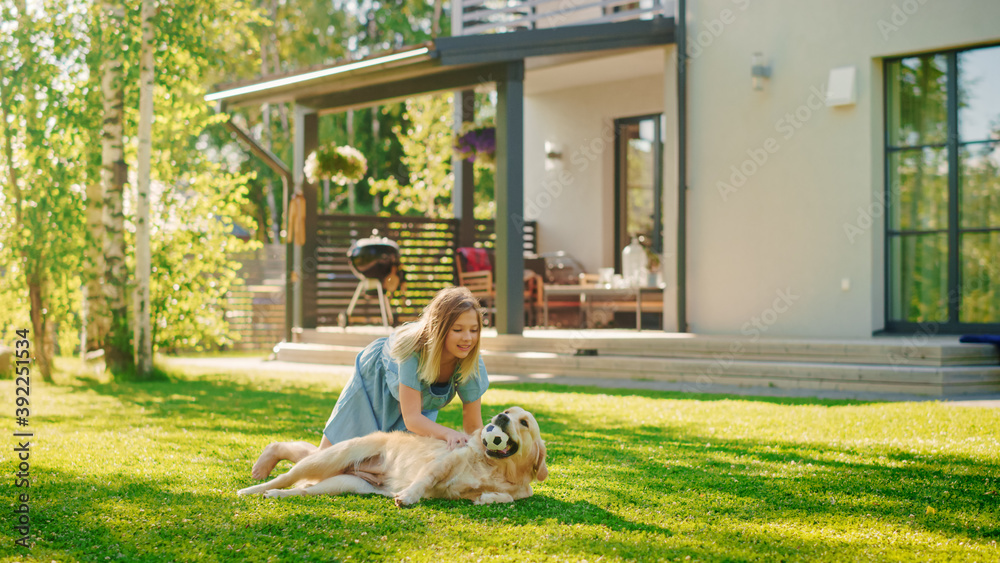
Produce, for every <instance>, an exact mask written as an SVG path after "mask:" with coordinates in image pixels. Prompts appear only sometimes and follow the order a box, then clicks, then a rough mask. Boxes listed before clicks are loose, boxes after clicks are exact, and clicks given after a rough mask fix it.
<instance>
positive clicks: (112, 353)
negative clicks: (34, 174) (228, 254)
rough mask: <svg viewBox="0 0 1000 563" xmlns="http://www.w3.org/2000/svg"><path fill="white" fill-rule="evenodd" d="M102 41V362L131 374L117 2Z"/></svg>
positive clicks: (106, 10)
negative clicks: (106, 319)
mask: <svg viewBox="0 0 1000 563" xmlns="http://www.w3.org/2000/svg"><path fill="white" fill-rule="evenodd" d="M102 12H103V15H104V18H103V24H104V25H103V39H104V40H105V41H106V42H107V46H106V49H105V57H106V58H105V59H104V61H103V64H102V66H101V74H102V76H101V93H102V95H103V98H104V100H103V102H104V103H103V106H104V126H103V132H102V138H101V140H102V143H101V185H102V190H103V192H104V210H103V215H102V218H103V221H104V233H103V238H104V261H105V278H104V293H105V296H106V297H107V303H108V304H107V311H108V316H109V318H110V323H109V326H108V334H107V336H106V337H105V340H104V360H105V363H106V364H107V366H108V368H110V369H111V371H112V372H113V373H124V372H132V371H133V370H134V367H135V364H134V362H133V358H132V350H131V348H132V347H131V346H130V337H131V334H130V333H129V322H128V319H129V317H128V301H127V297H126V296H127V295H128V269H127V266H126V263H125V252H126V250H125V210H124V198H125V182H126V166H125V154H124V150H123V147H122V143H123V139H122V136H123V108H124V104H125V102H124V96H125V91H124V86H123V81H122V50H121V48H120V45H121V33H122V30H123V29H124V27H125V23H126V22H125V6H124V5H123V4H122V3H120V2H118V1H116V0H106V1H105V2H104V4H103V5H102Z"/></svg>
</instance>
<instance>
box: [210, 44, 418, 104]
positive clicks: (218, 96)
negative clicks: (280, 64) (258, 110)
mask: <svg viewBox="0 0 1000 563" xmlns="http://www.w3.org/2000/svg"><path fill="white" fill-rule="evenodd" d="M429 52H430V49H429V48H427V47H421V48H419V49H415V50H413V51H407V52H405V53H395V54H392V55H386V56H384V57H379V58H377V59H370V60H367V61H358V62H356V63H350V64H346V65H340V66H335V67H332V68H325V69H323V70H317V71H313V72H307V73H305V74H298V75H295V76H286V77H285V78H279V79H277V80H271V81H269V82H261V83H259V84H251V85H249V86H241V87H239V88H233V89H232V90H223V91H222V92H215V93H213V94H207V95H206V96H205V101H206V102H214V101H216V100H222V99H225V98H232V97H234V96H242V95H244V94H253V93H254V92H260V91H263V90H269V89H271V88H279V87H281V86H288V85H290V84H298V83H299V82H306V81H308V80H315V79H317V78H325V77H327V76H333V75H335V74H341V73H343V72H348V71H352V70H358V69H361V68H368V67H370V66H375V65H380V64H385V63H391V62H393V61H399V60H402V59H408V58H411V57H418V56H420V55H425V54H427V53H429Z"/></svg>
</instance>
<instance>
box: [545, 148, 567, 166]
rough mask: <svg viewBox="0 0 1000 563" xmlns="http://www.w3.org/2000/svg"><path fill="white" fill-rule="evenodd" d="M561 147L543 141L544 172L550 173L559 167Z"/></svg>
mask: <svg viewBox="0 0 1000 563" xmlns="http://www.w3.org/2000/svg"><path fill="white" fill-rule="evenodd" d="M562 156H563V154H562V145H560V144H558V143H554V142H552V141H545V170H546V171H552V170H555V169H556V168H558V167H559V162H560V161H561V160H562Z"/></svg>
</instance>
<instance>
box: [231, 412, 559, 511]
mask: <svg viewBox="0 0 1000 563" xmlns="http://www.w3.org/2000/svg"><path fill="white" fill-rule="evenodd" d="M492 422H493V424H494V425H496V426H499V427H500V429H501V430H503V431H504V433H505V434H507V436H508V438H509V439H508V441H507V446H506V447H505V448H504V449H503V450H497V451H493V450H488V449H486V446H485V444H484V442H483V440H481V439H470V440H469V443H468V445H466V446H463V447H461V448H457V449H455V450H451V451H449V450H448V445H447V444H446V443H445V442H444V441H442V440H438V439H436V438H427V437H424V436H418V435H416V434H410V433H408V432H375V433H373V434H369V435H368V436H362V437H360V438H354V439H352V440H347V441H344V442H341V443H339V444H335V445H333V446H331V447H329V448H326V449H324V450H319V451H317V452H315V453H313V454H311V455H309V456H308V457H306V458H304V459H303V460H301V461H300V462H298V463H297V464H295V466H294V467H292V469H291V470H289V471H288V473H285V474H284V475H281V476H279V477H276V478H274V479H272V480H270V481H268V482H267V483H261V484H260V485H255V486H253V487H247V488H245V489H242V490H240V491H239V492H238V493H237V494H239V495H240V496H243V495H253V494H261V493H263V494H264V496H266V497H268V498H280V497H286V496H293V495H323V494H330V495H337V494H343V493H355V494H380V495H385V496H389V497H395V499H396V506H407V505H410V504H414V503H416V502H418V501H419V500H420V499H422V498H447V499H460V498H464V499H469V500H471V501H473V502H474V503H475V504H491V503H495V502H513V501H514V500H516V499H522V498H526V497H529V496H531V482H532V481H533V480H536V479H537V480H538V481H543V480H545V478H546V477H547V476H548V468H547V467H546V465H545V442H543V441H542V438H541V435H540V434H539V430H538V423H537V422H536V421H535V417H534V416H532V414H531V413H529V412H528V411H526V410H524V409H522V408H520V407H511V408H509V409H507V410H505V411H504V412H502V413H500V414H498V415H496V416H494V417H493V419H492ZM295 484H305V485H307V486H298V487H296V488H293V489H285V487H288V486H291V485H295ZM283 489H285V490H283Z"/></svg>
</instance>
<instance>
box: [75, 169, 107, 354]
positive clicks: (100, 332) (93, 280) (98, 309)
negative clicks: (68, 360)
mask: <svg viewBox="0 0 1000 563" xmlns="http://www.w3.org/2000/svg"><path fill="white" fill-rule="evenodd" d="M103 208H104V187H103V186H102V185H101V183H100V182H94V183H93V184H91V185H89V186H87V233H88V236H89V237H90V240H91V241H93V243H92V244H88V245H87V249H86V255H85V256H84V260H83V265H84V266H83V267H84V272H83V277H84V285H83V311H82V314H81V316H82V319H83V324H84V335H83V337H84V340H83V342H81V346H82V350H81V351H80V353H81V356H84V355H86V354H87V352H89V351H91V350H99V349H101V348H103V346H104V335H105V334H107V332H108V315H107V305H108V302H107V297H106V296H105V295H104V268H105V266H104V254H103V253H102V252H101V244H103V240H104V222H103V220H102V219H101V214H102V212H103Z"/></svg>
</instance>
